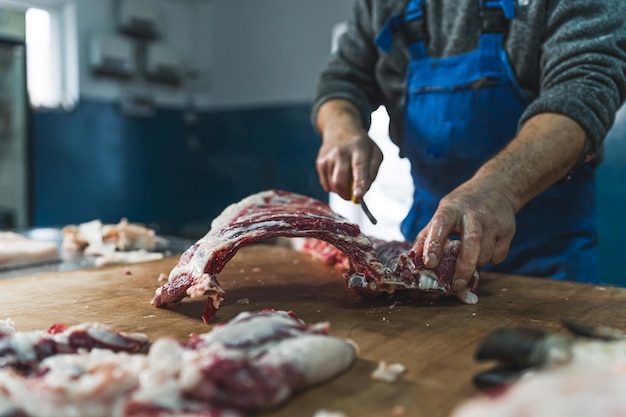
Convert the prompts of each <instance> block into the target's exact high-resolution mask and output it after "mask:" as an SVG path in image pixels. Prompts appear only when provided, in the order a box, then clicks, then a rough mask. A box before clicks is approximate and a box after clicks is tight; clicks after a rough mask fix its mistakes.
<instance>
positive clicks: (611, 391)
mask: <svg viewBox="0 0 626 417" xmlns="http://www.w3.org/2000/svg"><path fill="white" fill-rule="evenodd" d="M521 334H522V335H530V336H531V338H530V339H529V338H528V337H524V339H525V340H520V338H519V337H511V336H512V335H513V336H514V333H513V332H511V331H507V332H502V331H500V332H499V333H497V334H495V335H493V337H491V340H490V341H489V344H490V345H491V346H488V347H485V346H484V344H483V346H482V350H483V351H484V352H489V353H490V354H491V356H494V354H495V356H501V358H500V359H501V360H505V362H506V364H507V366H531V367H530V368H527V369H525V370H523V371H521V374H520V375H518V376H516V377H515V378H510V379H508V380H507V381H506V382H505V383H504V384H503V385H501V386H499V387H497V388H491V389H490V390H489V391H488V392H487V393H486V394H485V395H482V396H480V397H477V398H474V399H471V400H468V401H466V402H464V403H463V404H462V405H460V406H459V407H458V408H457V409H456V410H455V412H454V413H453V415H452V417H500V416H532V417H554V416H568V417H596V416H626V401H625V400H624V393H625V392H626V339H624V336H622V337H621V339H614V340H597V339H590V338H574V337H571V336H568V335H564V334H559V333H553V334H546V335H541V334H540V332H534V333H530V332H528V331H525V332H524V333H521ZM496 339H499V342H500V343H503V344H504V345H503V346H500V349H501V352H499V353H498V352H497V349H498V345H497V343H498V340H496Z"/></svg>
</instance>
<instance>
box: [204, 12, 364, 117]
mask: <svg viewBox="0 0 626 417" xmlns="http://www.w3.org/2000/svg"><path fill="white" fill-rule="evenodd" d="M352 3H353V0H213V1H210V2H209V5H210V6H209V9H210V11H209V16H208V21H207V22H206V27H205V30H206V32H205V33H206V40H207V43H208V44H209V45H210V48H209V49H210V50H211V63H210V79H209V87H210V88H209V95H210V99H211V105H212V106H216V107H224V106H240V105H259V104H265V103H276V102H279V103H280V102H295V101H311V100H312V99H313V95H314V90H315V82H316V79H317V76H318V73H319V71H320V69H321V68H322V66H323V65H324V63H325V62H326V59H327V57H328V54H329V52H330V47H331V31H332V28H333V26H334V25H335V24H336V23H338V22H341V21H343V20H345V19H346V18H347V16H348V14H349V12H350V10H351V8H352Z"/></svg>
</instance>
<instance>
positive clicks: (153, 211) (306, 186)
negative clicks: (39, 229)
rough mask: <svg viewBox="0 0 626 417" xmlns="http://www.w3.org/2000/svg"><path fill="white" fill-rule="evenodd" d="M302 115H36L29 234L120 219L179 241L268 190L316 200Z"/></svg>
mask: <svg viewBox="0 0 626 417" xmlns="http://www.w3.org/2000/svg"><path fill="white" fill-rule="evenodd" d="M309 111H310V105H309V104H295V105H286V106H280V107H272V108H262V109H249V110H237V111H219V112H204V113H199V114H198V116H197V120H196V122H195V123H194V124H186V123H185V121H184V117H183V112H182V111H181V110H162V109H160V110H157V112H156V114H155V115H154V117H150V118H140V117H128V116H125V115H123V114H121V112H120V111H119V109H118V108H117V107H116V106H115V105H114V104H113V103H110V102H98V101H91V100H85V99H83V100H82V102H81V104H80V106H79V107H78V108H77V109H76V110H75V111H74V112H71V113H36V114H35V115H34V116H33V145H34V146H33V178H34V184H33V194H34V195H33V222H34V225H36V226H44V225H64V224H71V223H77V222H82V221H87V220H92V219H95V218H99V219H101V220H103V221H105V222H117V221H119V219H120V218H121V217H128V218H129V219H130V220H131V221H138V222H144V223H149V224H152V225H156V226H158V227H159V228H160V230H161V231H162V232H163V233H181V231H182V230H184V229H185V228H186V227H188V225H190V224H197V223H203V222H205V223H206V222H209V221H210V220H211V219H213V218H214V217H215V216H216V215H217V214H219V213H220V212H221V211H222V209H224V207H226V206H227V205H228V204H230V203H233V202H235V201H238V200H240V199H241V198H243V197H245V196H246V195H249V194H252V193H255V192H257V191H261V190H265V189H269V188H282V189H286V190H290V191H295V192H300V193H304V194H307V195H311V196H314V197H317V198H320V199H325V198H326V196H325V194H324V193H323V191H322V189H321V187H320V185H319V182H318V179H317V174H316V172H315V156H316V155H317V150H318V146H319V138H318V137H317V135H316V134H315V132H314V131H313V129H312V127H311V125H310V122H309ZM207 230H208V229H207ZM204 232H206V230H204Z"/></svg>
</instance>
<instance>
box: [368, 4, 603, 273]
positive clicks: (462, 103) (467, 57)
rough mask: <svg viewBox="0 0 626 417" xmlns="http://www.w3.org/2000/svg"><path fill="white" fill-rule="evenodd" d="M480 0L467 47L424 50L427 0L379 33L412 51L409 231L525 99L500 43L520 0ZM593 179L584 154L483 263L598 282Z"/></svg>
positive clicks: (497, 144)
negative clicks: (475, 35) (502, 253)
mask: <svg viewBox="0 0 626 417" xmlns="http://www.w3.org/2000/svg"><path fill="white" fill-rule="evenodd" d="M479 3H480V8H481V16H482V18H483V25H482V26H483V27H482V31H481V35H480V40H479V44H478V48H477V49H476V50H473V51H470V52H468V53H464V54H460V55H455V56H451V57H447V58H431V57H429V56H428V54H427V51H426V43H425V39H426V37H427V36H426V33H427V29H426V19H425V17H424V5H423V2H422V1H421V0H411V1H409V3H408V5H407V6H406V8H405V10H404V13H403V14H402V15H400V16H394V17H393V18H391V19H390V20H389V21H388V23H387V25H386V26H385V27H384V28H383V30H382V31H381V33H380V34H379V35H378V37H377V39H376V44H377V45H378V46H379V48H380V49H382V50H383V51H385V52H389V50H390V48H391V44H392V42H393V36H399V35H400V34H402V35H404V36H405V39H406V40H407V45H408V49H409V53H410V57H411V60H410V62H409V65H408V68H407V76H406V96H405V100H406V103H405V109H406V110H405V125H404V137H403V140H402V145H401V151H402V153H403V154H404V155H405V156H406V157H407V158H408V159H409V160H410V161H411V175H412V177H413V181H414V184H415V191H414V195H413V205H412V207H411V210H410V212H409V214H408V215H407V217H406V218H405V219H404V221H403V222H402V226H401V230H402V233H403V235H404V236H405V238H406V239H407V240H411V241H412V240H414V239H415V237H416V236H417V233H418V232H419V231H420V230H421V229H422V228H424V227H425V225H426V224H427V223H428V222H429V221H430V219H431V217H432V216H433V214H434V213H435V210H436V209H437V205H438V203H439V200H440V199H441V198H442V197H444V196H445V195H446V194H448V193H449V192H450V191H452V190H453V189H454V188H456V187H457V186H458V185H460V184H461V183H463V182H465V181H467V180H468V179H470V178H471V177H472V175H473V174H474V173H475V172H476V170H477V169H478V168H479V167H480V166H481V165H483V164H484V163H485V162H486V161H487V160H488V159H489V158H490V157H492V156H494V155H495V154H496V153H497V152H499V151H500V150H501V149H502V148H504V146H506V144H507V143H508V142H509V141H510V140H511V139H513V138H514V137H515V135H516V132H517V124H518V121H519V119H520V116H521V115H522V113H523V111H524V109H525V108H526V106H527V104H528V103H527V100H526V99H525V97H524V94H523V93H522V90H521V89H520V87H519V85H518V83H517V80H516V78H515V75H514V72H513V69H512V67H511V65H510V63H509V61H508V57H507V54H506V51H505V50H504V47H503V40H504V36H505V35H506V33H507V30H508V23H509V22H510V20H511V19H513V18H514V17H515V4H514V0H482V1H480V0H479ZM594 184H595V181H594V171H593V168H591V167H590V166H589V165H588V164H585V165H583V166H581V167H579V168H578V169H576V170H575V171H574V172H573V173H572V174H571V175H570V177H568V179H567V180H564V181H561V182H559V183H557V184H555V185H553V186H552V187H550V188H549V189H548V190H546V191H545V192H543V193H542V194H540V195H539V196H537V197H536V198H534V199H533V200H531V201H530V202H529V203H528V204H527V205H526V206H525V207H524V208H523V209H522V210H520V212H519V213H518V215H517V216H516V234H515V237H514V239H513V241H512V243H511V249H510V251H509V254H508V256H507V258H506V260H505V261H504V262H503V263H501V264H500V265H487V266H485V267H484V268H483V270H491V271H496V272H506V273H511V274H519V275H530V276H539V277H550V278H556V279H568V280H576V281H583V282H597V281H598V279H599V267H598V256H597V253H596V246H597V240H598V239H597V232H596V228H595V214H596V206H595V185H594Z"/></svg>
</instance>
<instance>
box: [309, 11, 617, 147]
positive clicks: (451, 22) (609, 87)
mask: <svg viewBox="0 0 626 417" xmlns="http://www.w3.org/2000/svg"><path fill="white" fill-rule="evenodd" d="M478 3H479V2H478V1H477V0H426V10H427V14H426V16H427V19H428V20H427V27H428V38H429V39H428V53H429V55H430V56H433V57H447V56H451V55H456V54H460V53H464V52H467V51H470V50H473V49H475V48H476V46H477V45H478V38H479V34H480V25H481V21H480V18H479V5H478ZM520 3H526V5H524V6H522V5H518V7H517V10H518V13H517V17H516V19H515V20H514V21H513V22H512V23H511V26H510V29H509V32H508V36H507V38H506V42H505V49H506V51H507V53H508V56H509V60H510V62H511V64H512V66H513V70H514V71H515V74H516V76H517V80H518V82H519V84H520V86H521V87H522V89H523V90H524V92H525V94H526V96H527V98H528V102H529V105H528V107H527V109H526V111H525V112H524V114H523V115H522V117H521V119H520V122H519V125H521V124H523V123H524V122H525V121H526V120H528V119H529V118H530V117H532V116H533V115H535V114H538V113H542V112H554V113H560V114H565V115H567V116H569V117H571V118H572V119H574V120H576V121H577V122H578V123H579V124H580V125H581V126H582V127H583V128H584V129H585V131H586V132H587V149H586V152H585V153H591V152H596V153H600V152H599V151H600V150H601V144H602V141H603V139H604V137H605V135H606V133H607V131H608V130H609V128H610V127H611V125H612V123H613V120H614V118H615V112H616V111H617V109H618V108H619V106H620V105H621V103H622V102H623V101H624V99H625V94H626V25H625V19H626V1H624V0H529V1H526V2H520ZM405 4H406V0H356V3H355V6H354V10H353V13H352V15H351V16H350V18H349V20H348V30H347V32H346V33H345V34H344V35H343V36H342V37H341V38H340V40H339V47H338V49H337V51H336V52H335V53H333V54H332V55H331V57H330V59H329V61H328V63H327V65H326V67H325V68H324V70H323V71H322V73H321V75H320V78H319V81H318V85H317V96H316V99H315V101H314V104H313V109H312V118H313V120H315V118H316V115H317V110H318V109H319V106H320V105H321V104H322V103H324V102H325V101H327V100H329V99H332V98H344V99H347V100H349V101H351V102H352V103H354V104H355V105H356V106H357V108H358V109H359V111H360V112H361V115H362V118H363V123H364V125H365V127H368V126H369V123H370V113H371V112H372V111H373V110H375V109H376V108H377V107H378V106H380V105H385V106H386V108H387V111H388V112H389V115H390V118H391V125H390V135H391V137H392V139H393V140H394V142H396V143H399V142H400V140H401V137H402V125H403V122H402V118H403V108H402V102H403V95H404V79H405V70H406V66H407V63H408V59H409V57H408V52H407V50H406V45H405V44H404V41H403V40H402V39H399V40H398V41H397V42H395V41H394V48H393V49H392V51H391V52H390V53H389V54H385V53H384V52H382V51H380V50H379V49H377V47H376V46H375V45H374V43H373V41H374V39H375V37H376V35H377V34H378V32H379V31H380V29H381V28H382V26H383V25H384V23H385V21H386V20H387V19H388V18H389V17H390V16H392V15H394V14H399V13H401V11H402V10H403V8H404V6H405ZM398 38H401V36H399V37H398Z"/></svg>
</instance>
